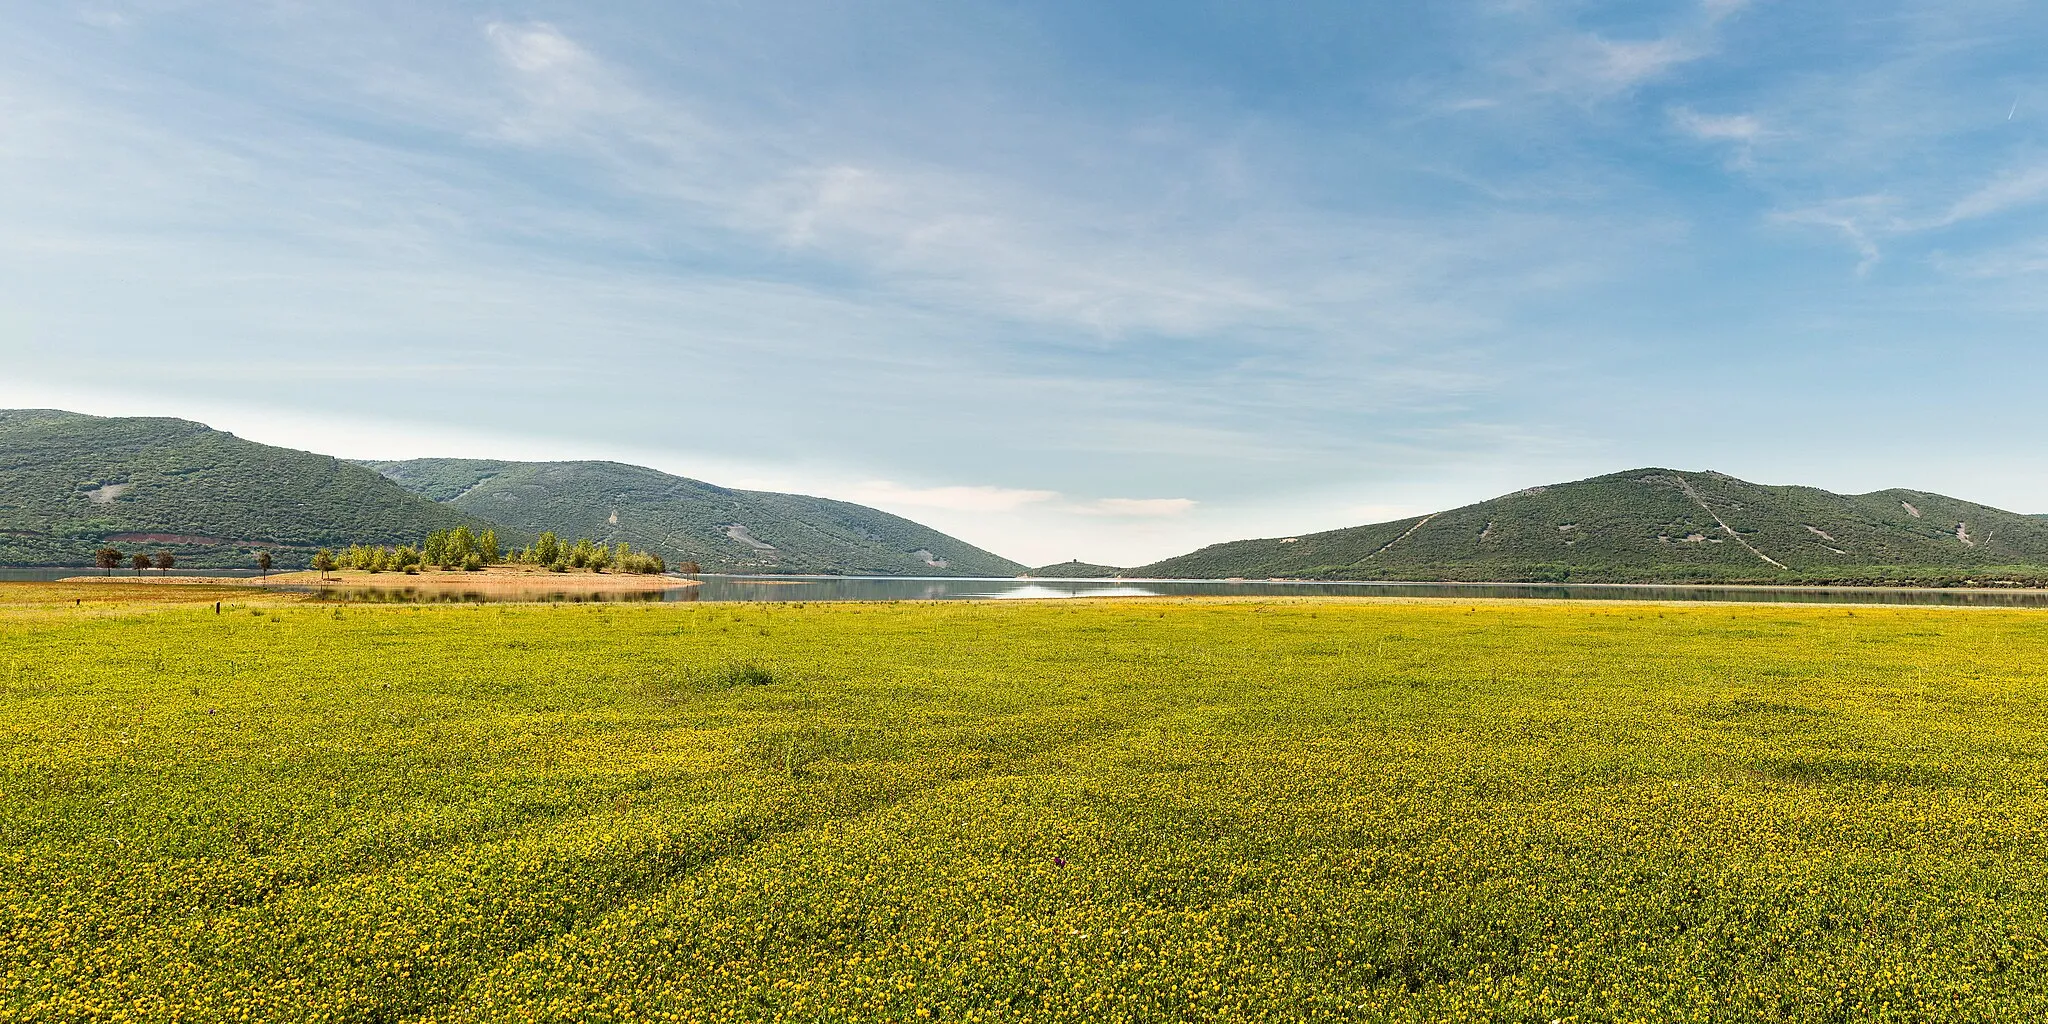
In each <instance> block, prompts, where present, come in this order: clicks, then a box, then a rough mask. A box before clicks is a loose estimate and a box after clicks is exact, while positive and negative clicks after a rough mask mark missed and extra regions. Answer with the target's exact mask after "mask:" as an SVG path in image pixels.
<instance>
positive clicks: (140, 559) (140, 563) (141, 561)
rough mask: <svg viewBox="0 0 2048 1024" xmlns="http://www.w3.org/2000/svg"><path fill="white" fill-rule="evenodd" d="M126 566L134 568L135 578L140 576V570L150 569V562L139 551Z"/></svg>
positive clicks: (146, 556)
mask: <svg viewBox="0 0 2048 1024" xmlns="http://www.w3.org/2000/svg"><path fill="white" fill-rule="evenodd" d="M128 564H130V565H132V566H134V567H135V575H137V576H140V575H142V570H144V569H147V568H149V567H150V565H151V562H150V560H149V556H148V555H145V554H143V553H142V552H140V551H137V552H136V553H135V557H134V558H132V559H130V560H129V563H128Z"/></svg>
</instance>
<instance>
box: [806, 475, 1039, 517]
mask: <svg viewBox="0 0 2048 1024" xmlns="http://www.w3.org/2000/svg"><path fill="white" fill-rule="evenodd" d="M835 496H837V497H841V498H844V499H845V500H847V501H855V502H859V503H861V504H864V505H884V506H886V505H908V506H915V507H917V508H938V509H948V510H951V511H955V512H1013V511H1016V510H1017V509H1019V508H1022V507H1024V506H1026V505H1035V504H1038V503H1039V502H1045V501H1051V500H1053V499H1054V498H1057V497H1059V492H1057V491H1040V490H1029V489H1024V488H1017V487H987V486H952V487H906V486H904V485H902V484H898V483H894V482H891V481H888V480H870V481H868V482H866V483H861V484H857V485H855V486H853V487H851V488H847V489H844V490H840V491H836V492H835Z"/></svg>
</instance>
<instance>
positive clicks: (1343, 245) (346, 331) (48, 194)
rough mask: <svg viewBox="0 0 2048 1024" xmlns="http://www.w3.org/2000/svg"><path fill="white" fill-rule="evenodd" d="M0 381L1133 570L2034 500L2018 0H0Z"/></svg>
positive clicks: (2035, 368) (2036, 303)
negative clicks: (665, 481) (1757, 515)
mask: <svg viewBox="0 0 2048 1024" xmlns="http://www.w3.org/2000/svg"><path fill="white" fill-rule="evenodd" d="M0 10H4V11H5V12H6V15H5V17H6V22H5V25H6V29H7V31H5V32H4V33H0V357H4V358H5V360H6V365H7V366H8V367H9V370H8V372H7V373H6V374H5V375H4V376H0V404H4V405H8V406H58V407H65V408H73V409H77V410H80V411H85V412H99V413H106V414H131V413H150V414H168V415H182V416H186V417H189V418H195V419H201V420H204V421H206V422H210V423H212V424H214V425H216V426H219V427H222V428H224V429H230V430H234V431H236V432H237V433H240V434H242V435H243V436H246V437H251V438H254V439H257V440H263V441H269V442H273V443H279V444H288V445H294V446H299V447H308V448H313V449H316V450H321V451H326V452H331V453H334V454H339V455H344V456H354V457H410V456H422V455H436V454H447V455H470V456H503V457H514V458H552V457H591V458H613V459H619V460H622V461H633V462H641V463H644V464H649V465H654V466H657V467H659V468H662V469H666V470H670V471H672V472H678V473H684V474H687V475H691V476H696V477H700V478H704V479H709V480H713V481H716V482H719V483H724V484H728V485H733V486H756V487H772V488H777V489H788V490H800V491H808V492H811V493H822V494H828V495H833V496H837V497H844V498H850V499H853V500H858V501H864V502H867V503H870V504H875V505H878V506H880V507H884V508H887V509H889V510H891V511H895V512H898V513H901V514H904V515H908V516H911V517H913V518H916V519H919V520H922V521H925V522H929V523H931V524H933V525H935V526H938V527H940V528H942V529H946V530H949V531H951V532H954V533H956V534H959V535H961V536H963V537H965V538H967V539H969V540H973V541H975V542H977V543H980V544H982V545H984V546H987V547H990V548H993V549H995V550H997V551H999V552H1002V553H1004V554H1008V555H1010V556H1012V557H1015V558H1019V559H1022V560H1025V561H1029V562H1042V561H1051V560H1056V559H1064V558H1068V557H1081V558H1084V559H1089V560H1096V561H1107V562H1114V563H1119V564H1135V563H1139V562H1143V561H1147V560H1150V559H1153V558H1157V557H1161V556H1164V555H1168V554H1173V553H1177V552H1179V551H1183V550H1187V549H1190V548H1193V547H1195V546H1198V545H1200V544H1202V543H1207V542H1211V541H1216V540H1223V539H1230V538H1235V537H1240V536H1253V535H1286V534H1293V533H1299V532H1306V531H1309V530H1315V529H1325V528H1331V527H1337V526H1344V525H1352V524H1356V523H1360V522H1366V521H1375V520H1381V519H1389V518H1394V517H1397V516H1402V515H1408V514H1413V513H1416V512H1421V511H1427V510H1431V509H1435V508H1438V507H1443V506H1447V505H1454V504H1462V503H1465V502H1469V501H1474V500H1480V499H1483V498H1486V497H1490V496H1493V495H1495V494H1498V493H1501V492H1504V491H1507V490H1510V489H1514V488H1518V487H1522V486H1526V485H1529V484H1534V483H1542V482H1549V481H1553V480H1559V479H1569V478H1575V477H1581V476H1588V475H1593V474H1597V473H1602V472H1609V471H1614V470H1619V469H1625V468H1630V467H1634V466H1641V465H1664V466H1673V467H1678V468H1695V469H1698V468H1713V469H1719V470H1722V471H1725V472H1730V473H1734V474H1736V475H1738V476H1743V477H1745V478H1749V479H1756V480H1762V481H1766V482H1783V483H1809V484H1814V485H1818V486H1823V487H1828V488H1832V489H1836V490H1869V489H1875V488H1879V487H1885V486H1895V485H1896V486H1913V487H1920V488H1926V489H1930V490H1940V491H1944V492H1947V493H1952V494H1956V495H1958V496H1962V497H1966V498H1971V499H1974V500H1979V501H1984V502H1987V503H1991V504H1996V505H2000V506H2003V507H2008V508H2013V509H2017V510H2020V511H2048V454H2044V452H2048V448H2044V445H2043V444H2042V442H2041V439H2042V437H2043V434H2044V431H2043V428H2044V426H2048V412H2044V408H2048V405H2044V403H2043V401H2042V397H2041V396H2042V391H2043V383H2042V382H2043V377H2044V374H2043V371H2044V369H2048V356H2044V348H2043V345H2044V332H2043V327H2044V326H2048V317H2044V313H2048V145H2044V143H2048V133H2044V128H2048V64H2044V63H2043V61H2042V60H2041V56H2040V55H2041V54H2042V53H2043V52H2044V50H2048V8H2044V7H2042V6H2041V5H2039V4H2028V3H2022V2H1972V0H1947V2H1941V3H1933V2H1925V3H1922V2H1888V0H1864V2H1856V3H1846V2H1843V3H1832V2H1812V3H1799V4H1793V3H1789V2H1771V0H1755V2H1742V0H1704V2H1701V0H1688V2H1681V3H1614V4H1601V3H1545V2H1538V0H1526V2H1514V0H1504V2H1473V3H1458V2H1446V3H1441V4H1428V5H1416V4H1394V3H1384V4H1360V3H1342V4H1340V3H1315V2H1309V3H1295V4H1289V5H1274V4H1268V3H1223V2H1208V3H1200V2H1195V3H1190V2H1179V3H1143V2H1130V3H1117V4H1103V3H1096V2H1050V3H1023V2H1016V3H1001V4H995V3H974V2H965V0H946V2H929V3H919V2H900V3H887V2H885V3H778V2H772V0H769V2H754V3H744V4H741V3H732V2H729V0H720V2H704V3H689V2H666V3H648V4H639V3H627V2H618V3H608V4H602V5H593V4H567V3H520V2H516V0H508V2H499V3H491V4H431V3H417V2H408V3H395V2H394V3H350V2H347V0H333V2H329V3H321V4H308V3H301V2H289V3H287V2H276V3H261V2H238V3H205V2H197V0H191V2H173V0H162V2H134V3H122V2H94V3H55V2H50V3H42V2H38V3H27V2H13V3H6V4H5V5H4V6H0Z"/></svg>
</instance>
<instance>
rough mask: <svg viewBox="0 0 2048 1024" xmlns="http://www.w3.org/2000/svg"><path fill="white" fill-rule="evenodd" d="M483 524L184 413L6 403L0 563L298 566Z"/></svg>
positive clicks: (366, 473)
mask: <svg viewBox="0 0 2048 1024" xmlns="http://www.w3.org/2000/svg"><path fill="white" fill-rule="evenodd" d="M463 525H468V526H472V527H481V526H483V525H486V524H484V523H482V522H481V521H479V520H478V519H477V518H476V517H474V516H472V515H469V514H468V513H465V512H463V511H462V510H460V509H457V508H454V507H452V506H449V505H442V504H437V503H435V502H431V501H427V500H425V499H423V498H421V497H419V496H418V495H415V494H413V493H411V492H409V491H407V490H405V489H404V488H402V487H399V486H397V485H396V484H393V483H392V482H391V481H389V480H386V479H384V478H383V477H382V476H379V475H378V474H377V473H375V472H373V471H371V470H369V469H366V468H364V467H362V466H358V465H355V464H353V463H348V462H343V461H341V460H339V459H333V458H329V457H328V456H325V455H313V454H309V453H307V452H301V451H294V450H292V449H289V448H275V447H272V446H270V445H264V444H257V443H255V442H252V441H245V440H242V439H241V438H239V437H236V436H234V435H233V434H229V433H225V432H222V431H218V430H214V429H212V428H210V427H207V426H206V425H204V424H200V423H193V422H190V421H188V420H179V419H160V418H153V417H152V418H134V417H120V418H107V417H99V416H84V415H80V414H78V413H70V412H59V411H56V410H48V409H10V410H0V564H4V565H80V566H85V565H91V564H93V553H94V551H95V550H96V549H98V548H100V547H103V546H108V545H111V546H114V547H118V548H122V549H124V550H133V551H150V552H155V551H170V552H172V553H173V554H175V556H176V557H177V560H178V562H179V564H181V565H187V566H197V567H213V568H224V567H232V568H248V567H250V566H252V565H253V564H254V557H255V554H256V552H258V551H269V552H271V554H272V557H273V558H274V559H275V560H276V562H277V564H278V565H279V566H281V567H295V566H303V565H305V564H307V562H308V561H309V560H310V558H311V555H312V553H313V551H314V550H315V549H317V548H321V547H342V546H346V545H349V544H355V543H363V544H402V543H417V542H419V540H420V538H422V537H424V536H425V535H426V534H427V533H428V532H430V531H433V530H438V529H447V528H452V527H456V526H463Z"/></svg>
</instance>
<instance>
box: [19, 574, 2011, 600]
mask: <svg viewBox="0 0 2048 1024" xmlns="http://www.w3.org/2000/svg"><path fill="white" fill-rule="evenodd" d="M95 571H96V570H81V569H0V581H4V580H54V579H61V578H63V577H66V576H78V575H87V574H91V573H93V572H95ZM125 574H127V573H119V574H117V575H125ZM172 574H173V575H193V576H242V577H247V576H253V575H255V573H253V572H242V571H230V570H213V569H191V570H174V571H173V573H172ZM149 575H152V576H154V575H156V573H155V571H153V570H152V571H151V572H150V574H149ZM402 579H403V577H399V576H394V577H393V578H392V582H393V586H391V587H329V588H316V587H306V588H293V589H294V590H295V591H296V592H301V593H317V594H318V595H320V596H321V597H323V598H327V599H331V600H343V601H366V602H400V603H413V602H418V603H431V602H450V603H465V604H466V603H475V602H491V601H506V600H516V601H535V600H541V601H571V602H578V601H614V602H617V601H700V602H717V601H987V600H1060V599H1073V598H1088V597H1097V598H1100V597H1407V598H1442V599H1450V600H1472V599H1478V598H1509V599H1523V600H1544V601H1575V600H1590V601H1739V602H1761V603H1772V604H1886V605H1955V606H1974V607H1984V608H2048V591H2044V590H1961V589H1956V590H1933V589H1904V588H1882V587H1718V586H1713V587H1709V586H1663V585H1616V584H1554V583H1528V584H1523V583H1291V582H1289V583H1282V582H1268V581H1251V580H1046V579H1032V580H1021V579H1007V578H1005V579H972V578H967V579H963V578H960V577H908V578H906V577H900V576H717V575H705V576H702V577H700V583H699V584H698V585H697V586H694V587H689V586H683V587H674V588H672V589H668V590H661V591H653V592H649V593H624V594H618V593H608V594H596V593H590V592H587V591H578V590H577V589H576V588H574V587H573V586H568V587H561V588H543V589H537V590H534V591H530V592H526V593H522V594H516V595H511V594H503V593H499V594H484V593H467V592H455V593H430V592H426V591H420V590H413V589H409V588H406V587H405V586H403V584H402V583H400V582H399V581H400V580H402Z"/></svg>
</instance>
